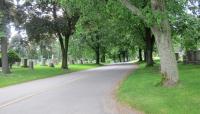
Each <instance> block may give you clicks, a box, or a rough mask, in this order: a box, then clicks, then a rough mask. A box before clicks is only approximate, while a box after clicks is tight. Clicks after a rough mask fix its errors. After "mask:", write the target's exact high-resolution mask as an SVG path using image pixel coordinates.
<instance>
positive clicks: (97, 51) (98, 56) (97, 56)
mask: <svg viewBox="0 0 200 114" xmlns="http://www.w3.org/2000/svg"><path fill="white" fill-rule="evenodd" d="M95 53H96V64H100V50H99V48H98V49H97V50H96V51H95Z"/></svg>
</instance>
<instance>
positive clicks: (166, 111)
mask: <svg viewBox="0 0 200 114" xmlns="http://www.w3.org/2000/svg"><path fill="white" fill-rule="evenodd" d="M158 68H159V67H158V66H155V67H152V68H145V65H144V64H140V67H139V69H137V70H136V71H134V72H133V73H132V74H131V75H130V76H129V77H128V79H127V80H125V81H124V82H123V83H122V85H121V86H120V88H119V90H118V99H119V101H121V102H123V103H127V104H129V105H130V106H131V107H134V108H136V109H138V110H141V111H143V112H144V113H146V114H200V65H182V64H179V71H180V83H179V84H178V85H177V86H176V87H172V88H164V87H156V86H155V85H156V84H157V83H158V82H159V81H160V80H161V76H160V74H159V70H158Z"/></svg>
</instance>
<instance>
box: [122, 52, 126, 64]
mask: <svg viewBox="0 0 200 114" xmlns="http://www.w3.org/2000/svg"><path fill="white" fill-rule="evenodd" d="M122 58H123V62H126V52H125V51H122Z"/></svg>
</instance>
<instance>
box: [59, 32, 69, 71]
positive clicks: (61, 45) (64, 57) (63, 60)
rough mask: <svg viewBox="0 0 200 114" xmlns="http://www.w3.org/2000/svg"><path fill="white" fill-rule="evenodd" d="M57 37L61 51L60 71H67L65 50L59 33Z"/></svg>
mask: <svg viewBox="0 0 200 114" xmlns="http://www.w3.org/2000/svg"><path fill="white" fill-rule="evenodd" d="M58 37H59V42H60V48H61V51H62V64H61V68H62V69H67V53H66V50H65V46H64V42H63V38H62V36H61V34H60V33H58Z"/></svg>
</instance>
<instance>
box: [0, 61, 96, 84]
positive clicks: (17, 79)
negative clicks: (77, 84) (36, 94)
mask: <svg viewBox="0 0 200 114" xmlns="http://www.w3.org/2000/svg"><path fill="white" fill-rule="evenodd" d="M98 66H99V65H95V64H83V65H79V64H77V65H69V70H62V69H61V68H60V67H58V66H56V67H55V68H50V67H48V66H39V65H38V66H35V68H34V70H30V69H28V68H21V67H14V68H13V69H12V70H11V71H12V73H11V74H8V75H5V74H2V73H0V87H5V86H9V85H13V84H18V83H22V82H27V81H31V80H36V79H42V78H47V77H52V76H56V75H60V74H65V73H70V72H76V71H80V70H86V69H91V68H96V67H98Z"/></svg>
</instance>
